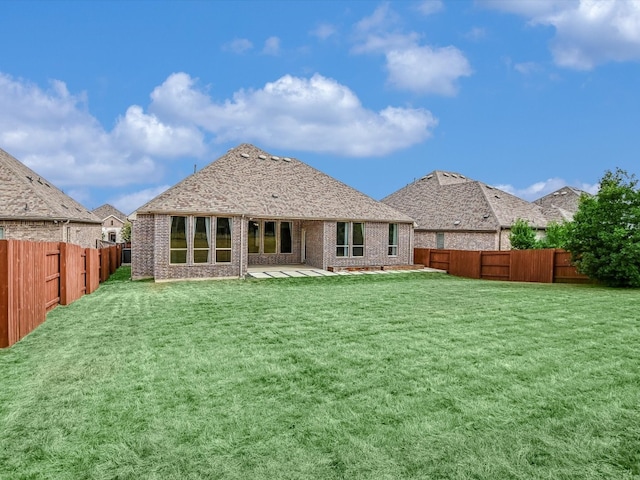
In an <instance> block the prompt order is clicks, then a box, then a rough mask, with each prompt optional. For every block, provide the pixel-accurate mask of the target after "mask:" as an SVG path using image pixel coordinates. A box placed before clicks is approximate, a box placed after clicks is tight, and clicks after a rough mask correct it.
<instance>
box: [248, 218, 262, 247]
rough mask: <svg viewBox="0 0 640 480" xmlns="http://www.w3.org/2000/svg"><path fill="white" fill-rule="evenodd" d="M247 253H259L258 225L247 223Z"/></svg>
mask: <svg viewBox="0 0 640 480" xmlns="http://www.w3.org/2000/svg"><path fill="white" fill-rule="evenodd" d="M249 253H260V223H258V222H254V221H249Z"/></svg>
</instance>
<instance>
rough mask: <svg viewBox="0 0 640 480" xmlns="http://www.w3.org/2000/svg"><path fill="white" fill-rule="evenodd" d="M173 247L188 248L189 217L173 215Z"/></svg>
mask: <svg viewBox="0 0 640 480" xmlns="http://www.w3.org/2000/svg"><path fill="white" fill-rule="evenodd" d="M171 248H187V217H171Z"/></svg>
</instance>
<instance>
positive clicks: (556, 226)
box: [537, 222, 570, 249]
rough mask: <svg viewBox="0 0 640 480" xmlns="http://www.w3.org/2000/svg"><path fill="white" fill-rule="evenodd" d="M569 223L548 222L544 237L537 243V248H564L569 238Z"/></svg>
mask: <svg viewBox="0 0 640 480" xmlns="http://www.w3.org/2000/svg"><path fill="white" fill-rule="evenodd" d="M569 225H570V224H569V223H567V222H563V223H558V222H550V223H548V224H547V231H546V235H545V237H544V238H543V239H542V240H539V241H538V244H537V248H565V249H566V247H567V240H568V236H569Z"/></svg>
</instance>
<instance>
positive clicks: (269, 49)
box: [262, 37, 280, 55]
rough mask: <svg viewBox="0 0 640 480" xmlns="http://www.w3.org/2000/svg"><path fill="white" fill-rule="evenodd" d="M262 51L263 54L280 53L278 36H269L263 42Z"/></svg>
mask: <svg viewBox="0 0 640 480" xmlns="http://www.w3.org/2000/svg"><path fill="white" fill-rule="evenodd" d="M262 53H264V54H265V55H279V54H280V39H279V38H278V37H269V38H267V40H266V41H265V42H264V48H263V49H262Z"/></svg>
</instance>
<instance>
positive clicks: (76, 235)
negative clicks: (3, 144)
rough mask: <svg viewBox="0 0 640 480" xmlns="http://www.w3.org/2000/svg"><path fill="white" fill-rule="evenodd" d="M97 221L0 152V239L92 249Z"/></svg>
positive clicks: (98, 232) (98, 233) (97, 233)
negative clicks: (73, 245) (61, 244)
mask: <svg viewBox="0 0 640 480" xmlns="http://www.w3.org/2000/svg"><path fill="white" fill-rule="evenodd" d="M101 223H102V222H101V221H100V219H99V218H97V217H96V216H95V215H94V214H93V213H91V212H90V211H88V210H87V209H86V208H85V207H83V206H82V205H80V204H79V203H78V202H76V201H75V200H74V199H72V198H71V197H69V196H68V195H65V193H64V192H62V191H61V190H59V189H58V188H56V187H55V186H54V185H53V184H52V183H51V182H49V181H47V180H46V179H44V178H42V177H41V176H40V175H38V174H37V173H36V172H34V171H33V170H31V169H30V168H28V167H27V166H26V165H24V164H22V163H21V162H20V161H18V160H17V159H16V158H14V157H12V156H11V155H9V154H8V153H7V152H5V151H4V150H2V149H0V239H15V240H32V241H47V242H68V243H74V244H77V245H81V246H83V247H85V248H87V247H93V248H95V247H96V243H97V242H98V241H99V240H100V238H101V236H102V231H101V226H100V224H101Z"/></svg>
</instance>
